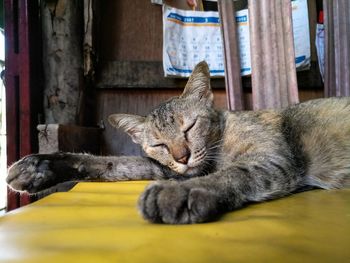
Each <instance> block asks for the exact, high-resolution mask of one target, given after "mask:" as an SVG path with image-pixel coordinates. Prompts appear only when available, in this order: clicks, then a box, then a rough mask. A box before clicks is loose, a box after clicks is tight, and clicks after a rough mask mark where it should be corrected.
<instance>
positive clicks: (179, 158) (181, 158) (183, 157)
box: [175, 149, 191, 164]
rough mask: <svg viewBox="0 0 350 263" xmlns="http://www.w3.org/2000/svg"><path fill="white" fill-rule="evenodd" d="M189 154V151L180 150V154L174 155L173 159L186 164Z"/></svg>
mask: <svg viewBox="0 0 350 263" xmlns="http://www.w3.org/2000/svg"><path fill="white" fill-rule="evenodd" d="M190 156H191V153H190V151H189V150H188V149H186V150H184V151H183V152H182V155H181V156H177V157H175V161H177V162H178V163H182V164H187V163H188V160H189V159H190Z"/></svg>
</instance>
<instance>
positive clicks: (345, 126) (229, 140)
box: [7, 62, 350, 224]
mask: <svg viewBox="0 0 350 263" xmlns="http://www.w3.org/2000/svg"><path fill="white" fill-rule="evenodd" d="M212 105H213V94H212V91H211V88H210V76H209V69H208V66H207V64H206V63H205V62H201V63H199V64H198V65H197V66H196V67H195V69H194V71H193V73H192V75H191V77H190V78H189V81H188V83H187V85H186V87H185V89H184V91H183V93H182V94H181V95H180V96H179V97H174V98H171V99H170V100H168V101H166V102H164V103H163V104H161V105H160V106H159V107H157V108H156V109H154V110H153V111H152V112H151V113H150V114H149V115H148V116H147V117H142V116H135V115H129V114H113V115H111V116H109V122H110V123H111V124H112V125H113V126H115V127H116V128H120V129H123V130H124V131H125V132H126V133H127V134H129V135H130V136H131V138H132V140H133V141H134V142H135V143H138V144H140V145H141V146H142V148H143V150H144V151H145V153H146V154H147V155H148V156H149V158H146V157H131V156H129V157H127V156H120V157H110V156H109V157H101V156H92V155H88V154H73V153H57V154H34V155H30V156H27V157H25V158H23V159H22V160H20V161H18V162H17V163H15V164H13V165H12V166H11V167H10V168H9V174H8V177H7V182H8V184H9V185H10V186H11V187H12V188H13V189H15V190H18V191H27V192H29V193H36V192H40V191H43V190H45V189H48V188H50V187H55V185H57V184H60V183H64V182H67V181H121V180H146V179H151V180H152V179H156V180H157V181H156V182H153V183H151V184H150V185H149V186H148V187H147V188H146V189H145V191H144V192H143V194H142V195H141V197H140V199H139V204H138V206H139V209H140V211H141V213H142V215H143V217H144V218H145V219H147V220H149V221H151V222H157V223H169V224H188V223H199V222H205V221H209V220H213V219H215V218H217V216H218V215H220V214H222V213H224V212H228V211H232V210H235V209H238V208H241V207H242V206H244V205H246V204H249V203H251V202H261V201H265V200H270V199H275V198H279V197H283V196H287V195H290V194H292V193H294V192H296V191H299V190H301V189H304V188H315V187H316V188H324V189H332V188H341V187H345V186H349V185H350V176H349V174H350V98H329V99H319V100H313V101H308V102H305V103H301V104H298V105H294V106H291V107H288V108H286V109H282V110H261V111H239V112H229V111H219V110H215V109H214V108H213V107H212ZM164 179H170V180H164Z"/></svg>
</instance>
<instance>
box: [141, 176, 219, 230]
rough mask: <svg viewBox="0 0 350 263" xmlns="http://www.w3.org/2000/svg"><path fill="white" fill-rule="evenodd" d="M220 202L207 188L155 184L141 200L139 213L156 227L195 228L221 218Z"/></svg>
mask: <svg viewBox="0 0 350 263" xmlns="http://www.w3.org/2000/svg"><path fill="white" fill-rule="evenodd" d="M217 201H218V198H217V196H216V195H215V194H213V193H212V192H210V191H208V190H206V189H204V188H188V187H186V186H185V185H184V184H182V183H181V182H155V183H153V184H151V185H149V186H148V187H147V188H146V190H145V191H144V193H143V194H142V195H141V197H140V199H139V209H140V211H141V213H142V215H143V217H144V218H145V219H146V220H149V221H151V222H154V223H167V224H192V223H201V222H206V221H209V220H211V219H213V217H215V216H217V215H218V211H217V207H218V204H217Z"/></svg>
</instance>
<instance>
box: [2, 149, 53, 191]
mask: <svg viewBox="0 0 350 263" xmlns="http://www.w3.org/2000/svg"><path fill="white" fill-rule="evenodd" d="M50 164H51V161H50V160H46V159H44V158H42V156H41V155H29V156H27V157H25V158H23V159H21V160H20V161H18V162H16V163H14V164H13V165H12V166H11V167H10V168H9V170H8V176H7V178H6V181H7V183H8V185H9V186H10V187H11V188H13V189H14V190H16V191H26V192H29V193H36V192H38V191H40V190H43V189H45V188H47V187H49V186H52V185H53V184H55V178H56V176H55V174H54V172H53V171H52V170H51V168H50Z"/></svg>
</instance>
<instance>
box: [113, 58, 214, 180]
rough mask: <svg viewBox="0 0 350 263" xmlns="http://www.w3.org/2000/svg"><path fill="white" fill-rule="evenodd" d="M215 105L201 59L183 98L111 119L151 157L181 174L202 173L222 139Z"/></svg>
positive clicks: (210, 162) (204, 63) (175, 98)
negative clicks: (143, 112)
mask: <svg viewBox="0 0 350 263" xmlns="http://www.w3.org/2000/svg"><path fill="white" fill-rule="evenodd" d="M212 104H213V93H212V91H211V88H210V74H209V68H208V65H207V63H206V62H201V63H199V64H198V65H197V66H196V67H195V69H194V70H193V73H192V75H191V77H190V78H189V80H188V82H187V84H186V87H185V89H184V91H183V93H182V94H181V95H180V96H179V97H174V98H172V99H170V100H168V101H166V102H164V103H163V104H161V105H159V106H158V107H157V108H156V109H154V110H153V111H152V112H151V113H150V114H149V115H148V116H146V117H143V116H137V115H130V114H112V115H111V116H109V118H108V120H109V122H110V123H111V124H112V125H113V126H114V127H116V128H120V129H123V130H124V131H125V132H126V133H127V134H129V135H130V136H131V138H132V140H133V141H134V142H135V143H138V144H140V145H141V146H142V148H143V150H144V151H145V153H146V154H147V155H148V156H149V157H151V158H153V159H155V160H157V161H158V162H160V163H161V164H163V165H165V166H168V167H169V168H171V169H172V170H174V171H175V172H177V173H179V174H186V175H199V174H202V173H204V172H205V171H206V170H207V169H208V166H210V165H211V164H212V162H213V159H214V156H213V155H214V152H215V147H216V144H217V143H218V140H219V134H220V128H219V123H218V122H219V120H218V117H217V112H216V111H215V110H213V108H212Z"/></svg>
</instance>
